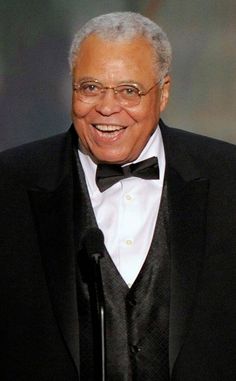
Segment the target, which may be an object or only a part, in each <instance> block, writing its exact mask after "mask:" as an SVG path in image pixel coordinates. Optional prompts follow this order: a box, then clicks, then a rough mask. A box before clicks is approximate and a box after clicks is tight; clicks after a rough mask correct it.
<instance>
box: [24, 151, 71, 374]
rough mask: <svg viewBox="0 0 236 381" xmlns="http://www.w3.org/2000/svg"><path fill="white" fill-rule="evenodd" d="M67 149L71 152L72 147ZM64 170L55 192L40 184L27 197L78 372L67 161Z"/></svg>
mask: <svg viewBox="0 0 236 381" xmlns="http://www.w3.org/2000/svg"><path fill="white" fill-rule="evenodd" d="M68 149H70V152H72V146H71V145H70V147H68ZM63 166H64V168H61V173H62V175H61V176H62V178H61V179H60V181H59V182H57V185H56V186H55V188H54V189H52V186H51V185H50V189H48V187H46V186H42V184H40V186H39V187H37V186H36V187H34V188H33V189H30V190H29V191H28V194H29V199H30V204H31V208H32V213H33V217H34V220H35V224H36V230H37V234H38V242H39V248H40V253H41V256H42V264H43V267H44V270H45V275H46V280H47V284H48V289H49V294H50V298H51V302H52V307H53V311H54V314H55V318H56V321H57V323H58V326H59V328H60V331H61V333H62V336H63V339H64V341H65V343H66V345H67V348H68V350H69V352H70V353H71V356H72V359H73V361H74V363H75V366H76V367H77V369H78V372H79V327H78V325H79V323H78V312H77V295H76V252H75V247H74V207H73V206H74V205H73V204H74V202H73V197H74V191H73V183H74V181H73V170H72V163H71V161H70V160H67V163H66V166H67V170H66V171H65V163H63ZM68 169H69V170H68ZM66 172H67V173H66ZM57 173H58V168H57ZM50 183H51V184H52V179H50Z"/></svg>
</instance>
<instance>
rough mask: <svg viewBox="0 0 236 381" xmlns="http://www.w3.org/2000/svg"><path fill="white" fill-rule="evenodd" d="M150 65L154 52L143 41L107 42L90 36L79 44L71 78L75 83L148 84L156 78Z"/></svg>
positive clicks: (152, 66) (146, 42)
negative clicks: (93, 80)
mask: <svg viewBox="0 0 236 381" xmlns="http://www.w3.org/2000/svg"><path fill="white" fill-rule="evenodd" d="M154 61H155V59H154V50H153V48H152V46H151V45H150V43H149V42H148V41H147V40H146V39H145V38H143V37H138V38H135V39H132V40H128V41H126V40H125V41H124V40H123V41H109V40H105V39H103V38H101V37H99V36H97V35H91V36H89V37H87V38H86V39H85V40H84V41H83V42H82V44H81V47H80V50H79V52H78V56H77V59H76V61H75V66H74V70H73V74H74V77H76V79H79V78H82V77H85V76H86V77H93V78H97V79H99V80H103V79H104V80H114V81H116V82H117V81H119V80H137V81H140V80H141V78H143V77H144V79H145V78H147V80H148V79H150V80H151V79H155V78H156V73H155V69H154Z"/></svg>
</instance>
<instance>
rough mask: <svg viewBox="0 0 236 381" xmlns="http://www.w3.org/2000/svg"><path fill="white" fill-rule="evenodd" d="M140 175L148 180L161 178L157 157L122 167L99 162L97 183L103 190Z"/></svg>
mask: <svg viewBox="0 0 236 381" xmlns="http://www.w3.org/2000/svg"><path fill="white" fill-rule="evenodd" d="M132 176H134V177H140V178H141V179H146V180H155V179H159V167H158V160H157V158H156V157H154V156H153V157H151V158H150V159H146V160H143V161H140V162H138V163H135V164H130V165H126V166H124V167H122V166H121V165H119V164H98V166H97V172H96V183H97V186H98V188H99V190H100V191H101V192H104V191H105V190H106V189H108V188H110V187H111V186H112V185H114V184H115V183H117V182H118V181H120V180H122V179H127V178H128V177H132Z"/></svg>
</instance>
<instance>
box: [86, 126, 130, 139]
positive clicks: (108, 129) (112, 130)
mask: <svg viewBox="0 0 236 381" xmlns="http://www.w3.org/2000/svg"><path fill="white" fill-rule="evenodd" d="M92 126H93V127H94V128H96V130H97V131H98V133H99V135H100V136H102V137H105V136H109V137H116V136H117V135H119V133H120V132H121V131H123V130H125V128H126V127H124V126H119V125H114V124H92Z"/></svg>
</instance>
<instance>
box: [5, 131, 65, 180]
mask: <svg viewBox="0 0 236 381" xmlns="http://www.w3.org/2000/svg"><path fill="white" fill-rule="evenodd" d="M68 141H70V134H69V133H68V132H67V133H62V134H59V135H55V136H52V137H50V138H46V139H42V140H38V141H34V142H32V143H27V144H23V145H21V146H18V147H15V148H11V149H8V150H6V151H3V152H1V153H0V174H1V176H2V178H8V180H12V181H13V180H14V182H23V183H25V182H26V183H28V182H30V181H31V180H34V179H36V178H37V176H38V174H39V173H41V174H42V173H44V174H45V176H47V175H49V174H50V173H51V172H52V170H53V168H55V164H56V163H59V162H60V161H61V157H62V156H63V155H64V154H65V152H66V151H67V149H66V147H67V145H68Z"/></svg>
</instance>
